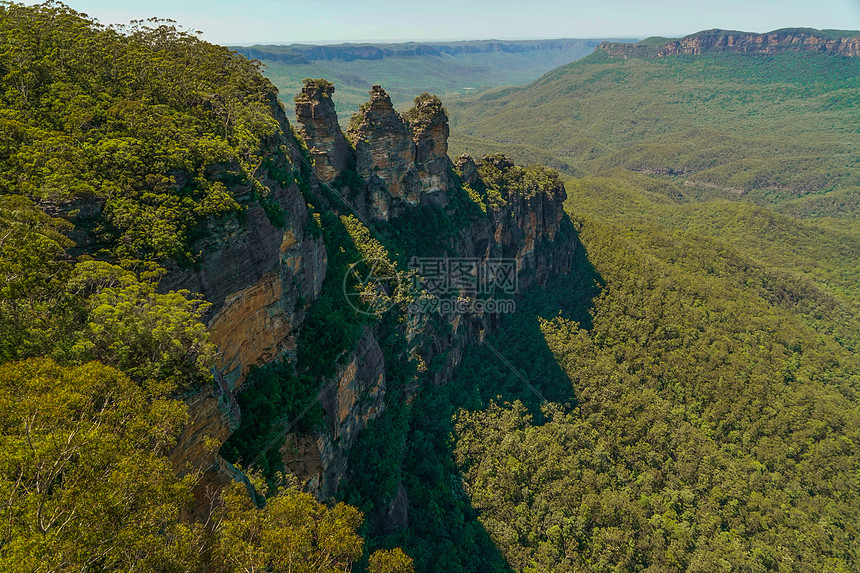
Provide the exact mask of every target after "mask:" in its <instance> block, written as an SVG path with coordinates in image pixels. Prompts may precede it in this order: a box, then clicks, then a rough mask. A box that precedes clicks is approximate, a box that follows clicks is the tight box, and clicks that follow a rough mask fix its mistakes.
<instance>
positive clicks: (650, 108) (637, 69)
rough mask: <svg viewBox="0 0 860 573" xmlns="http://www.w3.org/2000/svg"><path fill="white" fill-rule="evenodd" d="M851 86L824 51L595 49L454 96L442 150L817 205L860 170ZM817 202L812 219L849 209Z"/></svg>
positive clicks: (845, 66)
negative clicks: (641, 52)
mask: <svg viewBox="0 0 860 573" xmlns="http://www.w3.org/2000/svg"><path fill="white" fill-rule="evenodd" d="M858 78H860V61H858V59H857V58H849V57H842V56H828V55H823V54H810V53H783V54H778V55H757V54H738V53H715V54H705V55H701V56H677V57H674V56H673V57H664V58H656V59H643V58H629V59H613V58H611V57H609V56H608V55H607V54H606V53H605V52H601V51H597V52H595V53H594V54H593V55H591V56H589V57H587V58H584V59H582V60H580V61H577V62H575V63H573V64H570V65H567V66H563V67H561V68H558V69H556V70H553V71H551V72H549V73H547V74H546V75H544V76H543V77H542V78H540V79H539V80H537V81H535V82H533V83H532V84H530V85H528V86H525V87H520V88H500V89H497V90H491V91H488V92H485V93H482V94H478V95H476V96H474V97H470V98H463V99H459V100H449V101H448V109H449V112H450V114H451V117H452V125H453V128H452V139H451V145H452V150H453V151H454V152H455V153H459V152H460V151H461V150H462V151H471V152H473V153H492V152H496V151H500V150H503V149H504V150H505V151H506V152H508V153H510V154H511V156H512V157H514V159H516V160H518V161H521V162H526V163H531V162H540V163H545V164H548V165H552V166H553V167H558V168H560V169H563V170H564V171H566V172H567V173H569V174H571V175H577V176H579V175H600V174H603V173H605V172H607V170H611V169H614V168H617V167H622V168H624V169H626V170H629V171H636V172H641V173H645V174H652V175H656V176H658V177H660V178H662V179H664V180H667V181H671V182H674V183H676V184H677V185H680V186H683V187H682V188H683V192H684V194H685V195H686V196H688V197H690V198H691V199H707V198H712V197H725V198H730V199H737V198H738V197H739V196H740V198H742V199H744V200H747V201H752V202H756V203H759V204H763V205H782V204H785V203H786V202H788V201H790V200H794V199H797V198H798V197H801V196H815V197H818V198H820V199H824V198H825V197H826V196H827V195H828V194H830V193H831V192H834V191H837V190H839V189H849V188H853V187H856V181H857V177H858V174H860V163H858V156H857V153H856V149H857V148H858V145H860V140H859V139H858V135H857V134H858V129H860V123H858V117H860V116H858V114H857V113H856V110H857V108H858V106H860V99H858V93H860V90H858V87H860V83H858V82H860V79H858ZM855 194H856V193H854V192H853V191H851V192H848V194H847V195H843V199H842V201H844V200H845V199H846V198H847V197H853V196H854V195H855ZM851 201H852V200H851V199H849V200H848V205H850V204H852V203H851ZM816 205H817V206H818V207H819V208H820V209H821V210H820V211H819V214H825V213H826V214H828V215H832V216H839V214H840V213H842V212H843V210H844V207H842V206H841V205H840V201H833V202H830V203H829V204H828V202H827V201H826V200H824V201H822V202H818V203H817V204H816ZM848 205H846V207H847V206H848ZM825 206H827V207H826V209H827V210H826V211H825V210H824V208H825Z"/></svg>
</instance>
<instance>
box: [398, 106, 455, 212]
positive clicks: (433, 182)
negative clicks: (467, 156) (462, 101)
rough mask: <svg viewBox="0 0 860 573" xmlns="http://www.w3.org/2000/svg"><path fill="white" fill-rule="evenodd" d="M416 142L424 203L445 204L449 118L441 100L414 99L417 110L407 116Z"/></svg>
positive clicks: (416, 162) (448, 162)
mask: <svg viewBox="0 0 860 573" xmlns="http://www.w3.org/2000/svg"><path fill="white" fill-rule="evenodd" d="M406 119H407V120H408V121H409V127H410V129H411V131H412V140H413V141H414V142H415V166H416V168H417V170H418V180H419V182H420V184H421V191H420V193H421V195H420V197H421V198H422V200H428V199H429V200H431V201H433V200H435V201H436V202H437V203H441V202H444V201H445V200H446V196H445V193H446V192H447V191H448V189H449V188H450V185H451V182H450V180H449V176H448V170H449V168H450V166H451V160H450V159H448V135H449V133H450V131H449V128H448V114H447V113H446V112H445V108H444V107H443V106H442V102H441V101H440V100H439V98H438V97H436V96H432V95H430V94H427V93H424V94H421V95H420V96H418V97H417V98H415V106H414V107H413V108H412V109H410V110H409V111H408V112H406Z"/></svg>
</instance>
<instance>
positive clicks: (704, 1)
mask: <svg viewBox="0 0 860 573" xmlns="http://www.w3.org/2000/svg"><path fill="white" fill-rule="evenodd" d="M66 3H67V4H68V5H70V6H71V7H72V8H74V9H75V10H77V11H79V12H84V13H87V14H89V15H90V16H93V17H95V18H98V19H99V20H100V21H101V22H102V23H103V24H112V23H117V22H127V21H128V20H131V19H138V18H149V17H151V16H159V17H161V18H172V19H174V20H177V21H178V22H179V23H180V24H182V25H184V26H185V27H187V28H192V29H195V30H201V31H203V38H205V39H207V40H209V41H212V42H217V43H221V44H240V43H241V44H248V43H257V42H260V43H292V42H314V43H319V42H345V41H361V40H366V41H389V40H442V39H490V38H495V39H524V38H561V37H573V38H588V37H590V38H599V37H645V36H652V35H660V36H682V35H685V34H689V33H692V32H696V31H699V30H704V29H708V28H724V29H733V30H745V31H752V32H766V31H770V30H774V29H776V28H786V27H810V28H838V29H853V30H857V29H860V0H723V1H712V0H472V1H463V0H400V1H394V0H379V1H376V2H359V1H350V0H241V1H238V0H66Z"/></svg>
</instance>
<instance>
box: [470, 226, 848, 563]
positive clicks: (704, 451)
mask: <svg viewBox="0 0 860 573" xmlns="http://www.w3.org/2000/svg"><path fill="white" fill-rule="evenodd" d="M582 229H583V230H582V234H581V237H582V239H583V242H584V245H585V247H586V249H587V251H588V255H589V260H590V261H591V262H592V263H593V264H594V267H595V269H596V271H597V272H598V273H599V275H600V277H601V281H602V282H603V288H602V289H601V292H600V294H599V295H598V296H597V297H596V298H595V300H594V308H593V310H592V315H593V319H592V323H591V324H590V325H589V328H588V329H584V328H581V327H580V325H579V324H578V322H577V321H575V319H574V318H575V317H567V316H557V317H552V316H546V315H543V316H546V320H541V321H540V327H541V330H542V332H543V338H545V340H546V344H547V346H548V347H549V348H550V349H551V350H552V351H553V353H554V354H555V357H556V359H557V361H558V364H559V365H560V366H561V368H562V369H563V371H564V373H565V374H566V376H567V377H568V378H569V380H570V383H571V384H572V391H573V393H574V394H575V397H576V405H575V407H574V408H564V407H561V406H559V405H557V404H555V403H552V402H550V403H547V404H544V405H543V407H542V409H541V410H540V411H539V412H537V413H535V411H534V410H535V409H536V408H537V406H538V402H537V401H536V400H535V398H534V397H533V396H531V397H530V396H528V395H527V394H526V399H520V401H519V402H510V400H509V399H508V398H507V397H504V396H503V397H502V398H501V399H500V400H498V401H497V402H496V403H495V404H494V405H491V406H490V407H489V408H487V409H483V410H480V411H477V412H473V413H469V412H467V411H462V412H461V413H460V415H459V418H458V422H457V441H456V456H457V461H458V465H459V467H460V468H461V470H462V471H463V472H464V481H465V484H466V485H465V486H464V487H465V488H466V491H467V492H468V494H469V496H470V499H471V501H472V503H473V505H474V506H475V507H476V508H477V509H478V510H479V511H481V517H480V520H481V522H482V523H483V524H484V525H485V526H486V527H487V530H488V531H489V533H490V534H491V535H492V537H493V539H494V540H495V541H496V542H497V543H499V544H500V546H501V549H502V551H503V553H504V554H505V555H506V557H507V558H508V560H509V562H510V563H511V565H512V566H514V567H515V568H517V569H518V570H523V571H568V570H570V571H573V570H577V568H580V569H581V568H585V569H587V570H593V571H635V570H655V571H715V570H750V571H769V570H789V571H805V570H809V571H822V570H832V571H850V570H853V569H855V568H856V564H857V559H858V555H857V554H856V548H855V547H854V544H853V543H852V541H851V540H852V539H853V537H854V536H855V533H854V531H855V530H854V525H853V521H854V519H855V517H856V515H857V512H858V509H860V507H858V504H860V484H858V482H857V469H858V467H860V460H858V459H857V454H856V452H857V451H860V450H858V449H857V445H858V444H857V440H858V433H857V430H858V427H860V417H858V416H857V407H856V404H857V397H858V394H857V391H858V383H860V376H859V375H858V374H860V360H858V357H857V354H856V353H850V352H848V351H847V350H845V349H844V348H841V347H840V346H839V345H838V344H836V343H835V342H834V340H833V339H832V338H830V337H827V336H821V335H820V334H817V333H815V332H814V331H813V330H811V329H810V328H809V327H807V326H806V325H804V324H803V321H802V320H800V319H798V317H797V316H795V315H794V313H793V312H792V310H791V309H785V308H780V307H777V306H773V305H771V304H770V303H769V301H768V300H766V299H765V298H764V297H763V296H761V295H760V294H759V293H756V292H755V291H754V290H752V289H747V288H746V286H745V284H744V281H743V279H744V277H743V276H741V277H735V276H730V275H722V274H720V273H719V272H717V273H715V272H713V271H712V270H711V269H709V268H708V267H707V266H705V267H704V268H702V267H700V268H697V269H692V268H690V267H689V266H688V265H687V264H686V263H685V262H684V261H679V260H678V254H679V253H686V254H687V256H695V257H698V258H700V260H701V261H709V262H714V263H716V262H718V261H719V260H720V258H721V257H720V255H716V254H714V253H709V252H708V251H707V250H703V249H701V248H700V247H698V245H697V241H695V240H689V239H688V240H687V241H683V239H680V238H679V236H678V234H677V233H675V232H673V231H668V230H665V229H660V228H659V227H656V226H654V225H650V226H644V225H643V226H641V227H639V228H634V229H630V228H629V227H627V226H626V225H625V226H624V227H616V226H613V225H609V224H605V223H598V222H596V221H587V222H585V223H584V225H583V228H582ZM679 239H680V240H679ZM679 242H683V244H681V245H679V244H678V243H679ZM739 283H740V284H739ZM564 288H565V289H566V288H567V287H566V286H565V287H564ZM556 292H557V291H556ZM550 294H551V293H550ZM556 296H558V294H556ZM562 296H563V298H569V297H572V296H573V297H575V296H576V295H575V292H574V293H571V292H567V293H565V292H564V291H562ZM501 348H505V349H508V352H506V353H505V354H506V356H508V357H510V359H511V360H516V356H517V355H518V354H519V352H518V349H515V348H511V345H510V344H505V345H504V346H501ZM485 355H486V354H485ZM487 358H490V357H489V356H487ZM523 362H524V364H526V366H524V368H525V371H526V373H527V374H528V375H529V376H530V378H531V379H532V380H540V378H537V376H538V375H539V373H534V374H532V373H531V372H529V368H528V366H527V365H528V361H527V360H526V361H523ZM514 364H519V363H518V362H514ZM481 379H482V377H476V378H475V380H476V381H477V380H481ZM528 405H531V406H530V407H531V409H532V412H531V413H530V412H529V409H528V408H527V407H526V406H528Z"/></svg>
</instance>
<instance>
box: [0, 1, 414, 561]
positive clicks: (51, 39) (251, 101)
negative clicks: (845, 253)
mask: <svg viewBox="0 0 860 573" xmlns="http://www.w3.org/2000/svg"><path fill="white" fill-rule="evenodd" d="M0 75H2V83H0V115H2V117H0V123H2V128H0V137H2V140H3V142H2V146H0V276H2V283H0V459H2V462H0V492H2V496H3V499H4V504H3V509H2V512H0V513H2V521H3V523H4V526H3V528H2V532H0V570H3V571H16V572H23V571H132V570H134V571H176V572H189V571H201V572H202V571H209V572H214V571H224V572H232V571H248V570H272V569H273V568H274V569H277V570H284V569H286V568H290V567H300V568H301V569H300V570H302V571H332V570H344V569H346V568H348V567H349V566H350V564H351V563H352V562H354V561H356V560H358V559H359V558H360V557H361V556H362V553H363V545H364V542H363V540H362V538H361V537H359V536H358V534H357V533H356V530H357V528H358V527H359V526H360V525H361V523H362V520H363V518H362V515H361V513H360V512H358V510H356V509H355V508H352V507H349V506H346V505H344V504H338V505H332V506H326V505H324V504H321V503H319V502H318V501H317V500H315V499H314V498H313V496H311V495H310V494H308V493H304V492H302V491H301V490H300V488H299V487H298V485H297V484H296V483H295V482H294V481H291V480H289V479H287V480H284V481H281V484H280V485H281V487H280V489H278V488H272V489H269V487H268V486H267V484H265V483H263V482H262V481H259V480H257V478H254V477H253V475H252V479H253V480H255V481H254V486H255V488H253V489H252V488H251V487H250V484H248V487H246V484H244V483H235V484H233V485H229V486H227V487H225V488H224V489H223V490H222V494H221V495H220V496H216V497H212V498H211V500H210V501H211V504H210V505H209V507H208V509H209V513H208V520H206V521H196V520H189V519H180V517H181V516H186V517H187V515H188V512H189V511H190V509H191V508H192V507H193V506H194V495H195V494H196V492H197V491H198V489H197V487H198V483H199V482H198V480H199V479H200V472H199V470H196V469H194V468H190V467H184V465H183V466H181V467H180V468H176V467H174V464H172V463H171V461H170V460H169V459H168V454H169V453H170V451H171V449H172V448H173V447H174V446H175V445H176V442H177V435H178V433H179V431H180V429H181V428H182V427H183V426H184V425H185V424H187V423H188V420H189V413H188V407H187V404H186V403H185V402H183V400H182V398H183V397H184V396H188V395H193V394H194V392H195V391H199V389H200V388H203V387H207V386H211V385H212V384H213V375H212V372H211V370H210V369H211V367H212V365H213V364H214V362H215V360H216V348H215V347H214V345H213V344H212V342H211V338H210V333H209V332H208V331H207V329H206V327H205V324H204V323H203V322H202V319H203V316H204V314H205V313H206V312H207V309H208V307H209V303H207V302H205V301H203V300H202V299H201V298H200V297H199V296H198V295H195V294H192V293H190V292H189V291H187V290H179V291H168V290H167V289H163V288H161V287H160V286H159V281H160V279H161V278H162V277H163V276H164V275H165V273H166V272H167V271H166V270H165V268H163V266H169V265H174V266H176V265H188V266H193V265H194V264H195V263H196V262H197V261H198V260H199V256H200V254H199V253H197V252H192V251H191V250H190V245H191V244H192V242H193V240H194V239H195V237H197V236H199V233H200V232H201V227H202V225H203V222H204V221H206V220H207V219H211V218H224V217H241V215H242V213H243V212H246V211H247V205H248V204H253V203H256V202H263V203H266V202H267V200H268V198H267V195H266V189H267V188H266V186H265V185H264V183H263V181H268V179H267V178H264V177H263V176H262V170H260V166H261V165H260V164H261V161H262V160H261V155H260V154H261V149H262V147H263V146H264V141H268V139H267V138H271V137H272V136H273V135H274V134H275V133H276V132H277V131H278V130H280V129H281V128H280V126H279V125H278V122H277V121H276V119H275V118H274V117H273V115H272V113H271V111H270V110H271V106H272V105H277V104H276V100H275V99H274V98H275V93H276V92H275V90H274V88H273V86H272V85H271V84H270V83H269V82H268V81H267V80H265V79H264V78H263V77H262V76H261V75H260V74H259V72H258V70H257V68H256V67H255V66H254V65H253V64H251V63H249V62H248V61H247V60H245V59H243V58H241V57H239V56H238V55H236V54H235V53H232V52H230V51H228V50H227V49H226V48H222V47H219V46H214V45H211V44H207V43H204V42H201V41H199V40H197V39H196V38H195V37H193V36H191V35H188V34H186V33H184V32H181V31H177V30H176V29H175V28H174V27H172V26H170V25H169V24H165V23H162V22H157V21H155V22H146V23H137V24H135V25H133V26H131V27H129V28H125V29H118V30H117V29H106V28H104V27H102V26H100V25H98V24H96V23H94V22H92V21H90V20H88V19H87V18H85V17H83V16H81V15H80V14H77V13H75V12H73V11H72V10H71V9H69V8H67V7H65V6H62V5H60V4H56V3H49V4H46V5H41V6H35V7H24V6H21V5H14V4H4V5H2V6H0ZM213 166H220V169H213ZM288 176H289V175H288ZM236 181H241V182H243V183H244V184H245V187H244V188H245V190H246V191H245V193H240V194H235V193H231V192H228V190H227V184H231V185H233V184H235V182H236ZM225 182H227V184H225ZM57 215H62V218H61V217H58V216H57ZM274 215H275V216H276V215H277V213H274ZM210 447H211V448H216V449H217V447H218V444H217V443H213V444H212V445H211V446H210ZM177 469H179V474H177ZM249 491H255V492H256V493H255V494H254V496H256V495H257V494H265V493H266V492H267V491H268V493H269V494H270V499H269V501H268V503H267V504H266V506H265V508H261V507H259V505H258V504H259V501H260V500H259V499H255V497H252V496H251V494H249ZM408 561H409V560H408V559H407V558H406V557H405V556H404V555H403V554H402V553H400V552H399V551H390V552H384V553H379V554H377V555H375V556H373V557H371V563H373V564H374V565H373V567H375V569H374V568H373V567H372V570H376V571H408V570H410V569H411V566H410V565H409V563H408ZM296 564H300V565H296ZM293 570H299V569H293Z"/></svg>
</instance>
